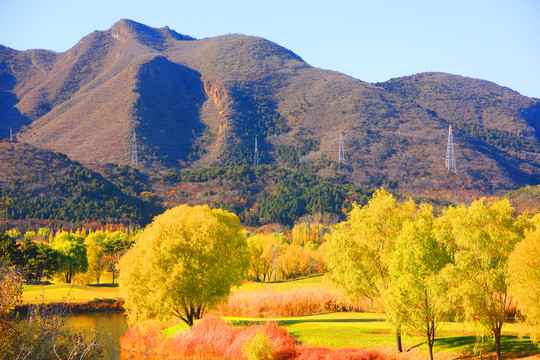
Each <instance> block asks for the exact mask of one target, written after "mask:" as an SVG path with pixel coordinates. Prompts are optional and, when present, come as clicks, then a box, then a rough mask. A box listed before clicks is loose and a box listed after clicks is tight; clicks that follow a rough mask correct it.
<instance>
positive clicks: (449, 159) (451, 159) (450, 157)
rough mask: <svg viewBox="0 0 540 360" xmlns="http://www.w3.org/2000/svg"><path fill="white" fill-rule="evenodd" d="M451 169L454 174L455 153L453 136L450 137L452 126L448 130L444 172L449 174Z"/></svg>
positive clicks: (455, 170)
mask: <svg viewBox="0 0 540 360" xmlns="http://www.w3.org/2000/svg"><path fill="white" fill-rule="evenodd" d="M451 169H454V173H457V168H456V153H455V151H454V136H453V135H452V125H450V127H449V128H448V146H447V148H446V172H447V173H449V172H450V170H451Z"/></svg>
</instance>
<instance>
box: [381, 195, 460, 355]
mask: <svg viewBox="0 0 540 360" xmlns="http://www.w3.org/2000/svg"><path fill="white" fill-rule="evenodd" d="M451 260H452V258H451V254H450V253H449V252H448V251H447V249H446V246H445V245H444V244H442V243H441V242H440V241H438V240H437V237H436V235H435V215H434V214H433V207H432V206H430V205H426V204H421V205H420V208H419V210H418V212H417V213H416V214H415V216H414V218H413V219H411V220H409V221H406V222H405V224H404V225H403V228H402V230H401V232H400V233H399V235H398V237H397V240H396V245H395V247H394V251H393V252H392V253H391V254H390V256H389V274H390V282H389V285H388V292H387V296H386V306H387V312H388V313H389V314H390V317H391V318H400V319H401V324H402V325H403V326H404V327H405V329H406V330H408V331H409V332H411V333H412V334H414V335H420V336H423V337H425V339H426V341H427V345H428V349H429V357H430V359H431V360H433V344H434V343H435V334H436V330H437V327H438V325H439V324H440V323H441V321H443V320H444V318H445V316H447V315H448V314H449V312H450V310H451V308H450V306H449V305H448V301H446V300H447V299H446V296H445V294H446V292H447V290H448V289H447V287H446V285H447V282H446V281H445V279H444V276H443V275H442V270H443V269H444V268H445V266H446V265H448V264H450V263H451ZM404 305H405V306H404Z"/></svg>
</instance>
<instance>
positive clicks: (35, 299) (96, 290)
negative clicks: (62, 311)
mask: <svg viewBox="0 0 540 360" xmlns="http://www.w3.org/2000/svg"><path fill="white" fill-rule="evenodd" d="M118 296H119V292H118V288H117V287H110V286H87V285H77V284H64V283H58V284H52V285H24V287H23V297H22V300H23V302H25V303H40V302H42V301H43V297H45V302H63V301H67V302H85V301H90V300H94V299H114V298H117V297H118Z"/></svg>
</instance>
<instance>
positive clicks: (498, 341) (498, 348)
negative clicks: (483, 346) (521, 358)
mask: <svg viewBox="0 0 540 360" xmlns="http://www.w3.org/2000/svg"><path fill="white" fill-rule="evenodd" d="M495 349H496V351H497V360H501V358H502V357H501V333H500V332H499V333H498V334H496V335H495Z"/></svg>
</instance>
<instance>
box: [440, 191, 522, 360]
mask: <svg viewBox="0 0 540 360" xmlns="http://www.w3.org/2000/svg"><path fill="white" fill-rule="evenodd" d="M438 223H439V224H438V231H437V236H438V237H439V239H440V240H441V241H443V242H444V243H445V244H446V246H447V248H448V249H451V252H453V254H454V262H453V263H452V264H450V265H449V266H447V267H446V268H445V270H444V271H445V272H446V277H447V280H448V282H449V285H450V286H449V295H450V298H452V299H454V300H455V304H456V305H457V309H460V310H462V311H463V315H464V319H466V320H469V321H474V322H477V323H479V324H480V325H482V327H483V328H484V329H485V331H486V332H488V333H491V335H493V337H494V339H495V349H496V352H497V359H501V329H502V327H503V324H504V319H505V317H506V314H507V309H508V306H509V304H510V301H511V299H510V296H509V295H508V287H507V266H506V264H507V261H508V256H509V255H510V253H511V252H512V250H513V249H514V247H515V245H516V244H517V243H518V242H519V241H521V239H522V238H523V231H524V226H523V224H522V223H521V221H516V219H515V218H514V209H513V208H512V206H511V205H510V203H509V202H508V200H506V199H505V200H499V201H495V202H491V203H490V202H488V201H487V200H486V199H480V200H477V201H475V202H473V203H472V204H471V205H470V206H469V207H466V206H459V207H455V208H448V209H447V210H446V211H445V212H444V213H443V215H442V216H441V217H440V218H439V219H438Z"/></svg>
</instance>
